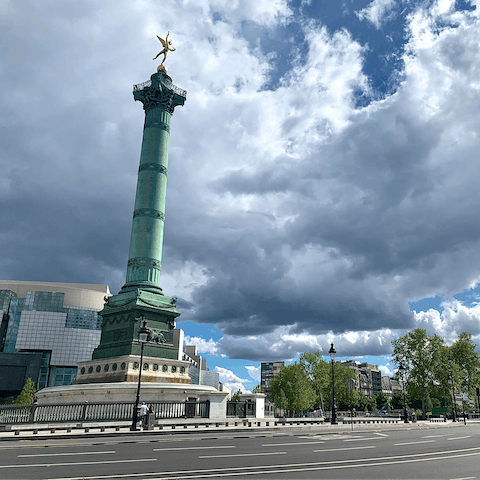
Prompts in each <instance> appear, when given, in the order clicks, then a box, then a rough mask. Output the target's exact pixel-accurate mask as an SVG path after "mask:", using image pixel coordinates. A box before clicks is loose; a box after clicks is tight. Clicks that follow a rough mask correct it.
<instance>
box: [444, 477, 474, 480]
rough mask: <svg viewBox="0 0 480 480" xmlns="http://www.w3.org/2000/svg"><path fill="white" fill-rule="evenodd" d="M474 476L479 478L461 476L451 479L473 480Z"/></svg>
mask: <svg viewBox="0 0 480 480" xmlns="http://www.w3.org/2000/svg"><path fill="white" fill-rule="evenodd" d="M472 478H478V477H460V478H451V479H450V480H471V479H472Z"/></svg>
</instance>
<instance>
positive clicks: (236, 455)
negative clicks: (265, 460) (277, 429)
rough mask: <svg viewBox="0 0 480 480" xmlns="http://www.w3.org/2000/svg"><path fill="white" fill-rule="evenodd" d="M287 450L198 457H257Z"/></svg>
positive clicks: (280, 453) (283, 453) (202, 456)
mask: <svg viewBox="0 0 480 480" xmlns="http://www.w3.org/2000/svg"><path fill="white" fill-rule="evenodd" d="M286 454H287V452H266V453H234V454H233V455H200V456H199V457H198V458H227V457H228V458H229V457H259V456H263V455H286Z"/></svg>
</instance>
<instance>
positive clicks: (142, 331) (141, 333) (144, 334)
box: [130, 317, 150, 432]
mask: <svg viewBox="0 0 480 480" xmlns="http://www.w3.org/2000/svg"><path fill="white" fill-rule="evenodd" d="M140 320H143V317H140ZM149 333H150V330H149V329H148V328H147V321H146V320H143V325H142V326H141V327H140V328H139V330H138V341H139V342H140V345H141V347H140V369H139V372H138V385H137V397H136V398H135V406H134V408H133V418H132V426H131V427H130V431H132V432H134V431H137V430H138V428H137V422H138V404H139V403H140V382H141V381H142V368H143V346H144V345H145V342H146V341H147V338H148V334H149Z"/></svg>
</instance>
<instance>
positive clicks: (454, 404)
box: [448, 370, 457, 422]
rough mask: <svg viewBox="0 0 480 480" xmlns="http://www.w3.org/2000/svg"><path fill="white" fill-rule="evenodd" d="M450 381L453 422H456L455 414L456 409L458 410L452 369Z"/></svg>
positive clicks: (449, 375)
mask: <svg viewBox="0 0 480 480" xmlns="http://www.w3.org/2000/svg"><path fill="white" fill-rule="evenodd" d="M448 383H449V384H450V387H451V389H452V422H456V421H457V416H456V415H455V410H456V408H455V407H456V402H455V388H454V384H453V375H452V371H451V370H450V373H449V374H448Z"/></svg>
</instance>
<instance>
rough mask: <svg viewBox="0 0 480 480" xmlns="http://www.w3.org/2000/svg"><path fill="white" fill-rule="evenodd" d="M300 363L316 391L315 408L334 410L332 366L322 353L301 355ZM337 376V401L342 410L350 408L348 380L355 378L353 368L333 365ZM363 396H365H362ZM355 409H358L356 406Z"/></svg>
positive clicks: (337, 363)
mask: <svg viewBox="0 0 480 480" xmlns="http://www.w3.org/2000/svg"><path fill="white" fill-rule="evenodd" d="M299 363H300V364H301V365H302V366H303V368H304V370H305V372H306V373H307V376H308V378H309V379H310V380H311V382H312V386H313V389H314V391H315V397H316V398H315V402H314V407H315V408H322V409H331V408H332V365H331V362H328V361H326V360H324V359H323V356H322V353H321V352H319V351H316V352H305V353H302V355H300V359H299ZM333 371H334V375H335V400H336V403H337V407H338V408H340V409H348V408H350V403H351V395H350V391H349V390H348V386H347V385H348V380H349V379H350V378H355V372H354V370H353V369H352V368H350V367H347V366H344V365H342V364H341V363H339V362H335V363H334V364H333ZM362 396H363V395H362ZM355 408H357V407H356V406H355Z"/></svg>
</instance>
